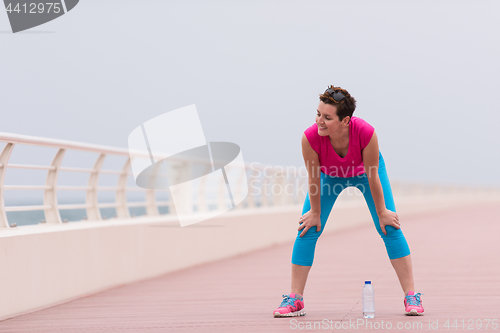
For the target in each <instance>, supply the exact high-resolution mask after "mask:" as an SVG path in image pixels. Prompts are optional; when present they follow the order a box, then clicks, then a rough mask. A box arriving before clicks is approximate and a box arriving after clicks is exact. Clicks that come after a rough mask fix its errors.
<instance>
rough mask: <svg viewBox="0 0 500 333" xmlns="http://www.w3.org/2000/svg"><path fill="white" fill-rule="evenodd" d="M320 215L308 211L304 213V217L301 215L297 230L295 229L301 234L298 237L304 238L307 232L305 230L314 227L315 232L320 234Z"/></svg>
mask: <svg viewBox="0 0 500 333" xmlns="http://www.w3.org/2000/svg"><path fill="white" fill-rule="evenodd" d="M320 215H321V214H319V213H317V212H313V211H308V212H307V213H305V214H304V215H302V216H301V217H300V219H299V224H300V226H299V229H297V230H298V231H300V230H301V229H303V230H302V232H301V233H300V237H302V236H304V235H305V234H306V232H307V230H309V229H310V228H312V227H314V226H316V231H317V232H320V231H321V218H320Z"/></svg>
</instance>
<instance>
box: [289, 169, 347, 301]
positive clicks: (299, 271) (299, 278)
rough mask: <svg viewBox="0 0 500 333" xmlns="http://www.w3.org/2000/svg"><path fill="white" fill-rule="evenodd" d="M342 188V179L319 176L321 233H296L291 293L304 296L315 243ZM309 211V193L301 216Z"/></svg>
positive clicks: (310, 231)
mask: <svg viewBox="0 0 500 333" xmlns="http://www.w3.org/2000/svg"><path fill="white" fill-rule="evenodd" d="M344 188H345V184H343V180H342V179H339V178H338V177H330V176H326V175H324V174H321V199H320V200H321V215H320V219H321V231H319V232H318V231H316V228H311V229H309V230H308V231H307V232H306V233H305V234H304V236H302V237H300V234H301V232H302V231H303V230H300V231H298V233H297V238H296V239H295V243H294V245H293V252H292V285H291V292H292V293H296V294H300V295H304V288H305V285H306V282H307V276H308V274H309V271H310V269H311V266H312V263H313V261H314V251H315V249H316V242H317V241H318V238H319V236H321V234H322V233H323V230H324V228H325V225H326V221H327V220H328V216H329V215H330V212H331V210H332V208H333V204H334V203H335V200H337V197H338V195H339V194H340V192H342V190H343V189H344ZM309 210H311V202H310V201H309V193H307V196H306V199H305V201H304V206H303V208H302V215H304V214H305V213H307V212H308V211H309ZM297 226H298V224H297Z"/></svg>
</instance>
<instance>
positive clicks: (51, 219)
mask: <svg viewBox="0 0 500 333" xmlns="http://www.w3.org/2000/svg"><path fill="white" fill-rule="evenodd" d="M65 152H66V150H65V149H63V148H60V149H59V150H58V151H57V154H56V156H55V157H54V160H53V161H52V164H51V166H52V167H54V168H53V169H52V170H49V172H48V173H47V179H46V180H45V185H47V186H50V187H49V188H48V189H46V190H45V191H44V192H43V204H44V205H48V206H50V208H46V209H45V210H44V211H45V221H47V223H52V224H59V223H62V221H61V214H59V209H58V208H57V176H58V175H59V167H60V166H61V162H62V159H63V157H64V153H65Z"/></svg>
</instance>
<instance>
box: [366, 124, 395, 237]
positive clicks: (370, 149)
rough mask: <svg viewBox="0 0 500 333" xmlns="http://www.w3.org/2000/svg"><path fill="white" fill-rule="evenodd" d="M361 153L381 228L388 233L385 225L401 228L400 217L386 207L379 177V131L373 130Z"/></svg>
mask: <svg viewBox="0 0 500 333" xmlns="http://www.w3.org/2000/svg"><path fill="white" fill-rule="evenodd" d="M361 153H362V156H363V165H364V167H365V172H366V176H367V178H368V184H369V185H370V190H371V193H372V197H373V202H374V203H375V209H376V210H377V215H378V218H379V221H380V228H381V229H382V232H383V233H384V234H385V235H387V232H386V231H385V226H386V225H391V226H393V227H394V228H396V229H399V217H398V215H397V214H396V213H395V212H391V211H390V210H388V209H386V208H385V201H384V192H383V190H382V184H380V179H379V177H378V159H379V148H378V138H377V133H375V131H374V132H373V136H372V138H371V139H370V142H369V143H368V145H367V146H366V147H365V149H363V151H362V152H361Z"/></svg>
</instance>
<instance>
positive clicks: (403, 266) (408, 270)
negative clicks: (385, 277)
mask: <svg viewBox="0 0 500 333" xmlns="http://www.w3.org/2000/svg"><path fill="white" fill-rule="evenodd" d="M391 264H392V267H394V270H395V271H396V274H397V276H398V279H399V283H400V284H401V288H403V291H404V293H405V296H406V295H408V291H415V285H414V284H413V269H412V266H411V254H410V255H407V256H406V257H402V258H398V259H392V260H391Z"/></svg>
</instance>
